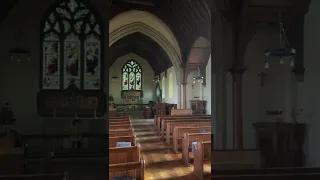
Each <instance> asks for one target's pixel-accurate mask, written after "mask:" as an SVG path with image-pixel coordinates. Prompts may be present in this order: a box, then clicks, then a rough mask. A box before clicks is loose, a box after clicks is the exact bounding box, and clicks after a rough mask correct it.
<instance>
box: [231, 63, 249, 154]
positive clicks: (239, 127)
mask: <svg viewBox="0 0 320 180" xmlns="http://www.w3.org/2000/svg"><path fill="white" fill-rule="evenodd" d="M245 70H246V68H245V67H235V68H231V69H230V73H231V75H232V78H233V84H232V94H233V100H232V101H233V102H232V104H233V148H234V149H243V112H242V74H243V73H244V72H245Z"/></svg>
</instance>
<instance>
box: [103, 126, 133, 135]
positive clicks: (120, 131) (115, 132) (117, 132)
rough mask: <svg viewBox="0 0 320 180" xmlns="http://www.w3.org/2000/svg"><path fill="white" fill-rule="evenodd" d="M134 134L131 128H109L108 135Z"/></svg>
mask: <svg viewBox="0 0 320 180" xmlns="http://www.w3.org/2000/svg"><path fill="white" fill-rule="evenodd" d="M116 136H134V132H133V129H131V128H130V129H109V137H116Z"/></svg>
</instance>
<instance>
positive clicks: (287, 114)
mask: <svg viewBox="0 0 320 180" xmlns="http://www.w3.org/2000/svg"><path fill="white" fill-rule="evenodd" d="M284 66H285V67H284V68H285V71H284V76H283V84H284V85H285V88H284V92H283V93H284V100H285V102H284V112H283V113H284V121H286V122H292V121H293V117H292V115H293V107H294V106H293V102H294V101H293V88H294V87H293V73H292V69H291V67H290V65H288V64H284Z"/></svg>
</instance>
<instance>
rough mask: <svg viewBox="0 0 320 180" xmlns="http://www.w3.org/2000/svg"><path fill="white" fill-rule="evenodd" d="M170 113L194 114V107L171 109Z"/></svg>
mask: <svg viewBox="0 0 320 180" xmlns="http://www.w3.org/2000/svg"><path fill="white" fill-rule="evenodd" d="M170 115H192V109H171V111H170Z"/></svg>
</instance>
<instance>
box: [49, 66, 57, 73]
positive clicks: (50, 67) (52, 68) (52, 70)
mask: <svg viewBox="0 0 320 180" xmlns="http://www.w3.org/2000/svg"><path fill="white" fill-rule="evenodd" d="M54 72H55V65H54V64H49V65H48V73H49V74H53V73H54Z"/></svg>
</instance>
